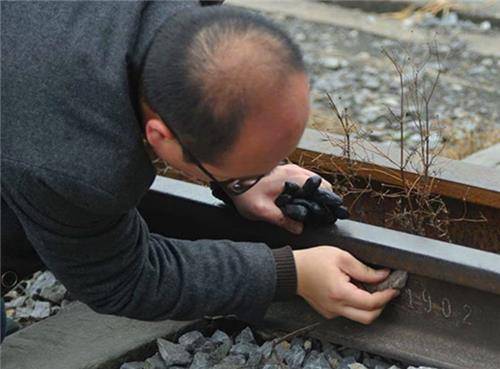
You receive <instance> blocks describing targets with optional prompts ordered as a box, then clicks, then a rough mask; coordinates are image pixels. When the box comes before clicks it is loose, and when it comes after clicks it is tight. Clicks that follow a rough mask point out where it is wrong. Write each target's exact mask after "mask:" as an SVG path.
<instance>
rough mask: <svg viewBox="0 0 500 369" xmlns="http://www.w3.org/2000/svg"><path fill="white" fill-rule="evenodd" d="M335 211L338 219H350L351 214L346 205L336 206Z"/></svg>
mask: <svg viewBox="0 0 500 369" xmlns="http://www.w3.org/2000/svg"><path fill="white" fill-rule="evenodd" d="M334 213H335V217H336V218H337V219H348V218H349V216H350V214H349V211H348V210H347V208H346V207H345V206H340V207H338V208H335V212H334Z"/></svg>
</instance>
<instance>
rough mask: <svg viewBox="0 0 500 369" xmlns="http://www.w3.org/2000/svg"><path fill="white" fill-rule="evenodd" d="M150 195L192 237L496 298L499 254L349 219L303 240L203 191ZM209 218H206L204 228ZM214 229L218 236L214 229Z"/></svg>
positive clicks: (181, 186) (186, 187)
mask: <svg viewBox="0 0 500 369" xmlns="http://www.w3.org/2000/svg"><path fill="white" fill-rule="evenodd" d="M148 196H149V203H148V204H147V206H148V207H149V208H155V209H156V210H157V211H159V212H160V213H161V215H162V216H165V217H168V216H169V215H172V216H175V217H176V218H177V219H179V220H181V219H184V221H186V222H192V223H193V224H197V225H201V226H198V227H197V228H196V231H193V232H194V233H193V234H192V235H195V236H197V235H198V236H200V237H206V236H214V235H215V237H217V238H231V237H232V236H234V234H235V233H237V234H238V235H239V237H242V238H243V239H248V240H254V241H261V242H266V243H268V244H269V245H270V246H274V245H276V246H278V245H283V244H289V245H291V246H292V247H293V248H307V247H311V246H314V245H334V246H337V247H340V248H342V249H345V250H347V251H349V252H351V253H352V254H353V255H355V256H356V257H358V258H360V259H361V260H363V261H365V262H367V263H372V264H377V265H382V266H386V267H389V268H397V269H404V270H407V271H408V272H410V273H414V274H417V275H421V276H424V277H429V278H433V279H438V280H442V281H446V282H450V283H454V284H458V285H463V286H467V287H471V288H474V289H477V290H481V291H485V292H490V293H494V294H497V295H500V255H498V254H495V253H491V252H486V251H480V250H476V249H472V248H468V247H464V246H460V245H456V244H451V243H446V242H442V241H437V240H433V239H429V238H425V237H420V236H416V235H412V234H408V233H404V232H399V231H395V230H390V229H386V228H382V227H376V226H372V225H368V224H364V223H359V222H355V221H350V220H343V221H338V222H337V223H336V224H335V225H334V226H329V227H321V228H315V229H308V230H307V229H306V231H305V232H304V233H303V234H302V235H300V236H294V235H291V234H289V233H287V232H285V231H282V230H279V229H277V228H276V227H274V226H272V225H268V224H264V223H261V222H250V221H247V220H245V219H243V218H242V217H240V216H238V215H237V214H235V213H234V211H232V210H230V209H227V208H225V207H221V203H220V201H219V200H217V199H215V198H214V197H213V196H212V195H211V192H210V190H209V189H208V188H206V187H202V186H199V185H194V184H190V183H186V182H182V181H179V180H174V179H169V178H165V177H160V176H158V177H157V178H156V180H155V181H154V183H153V185H152V187H151V191H150V194H149V195H148ZM148 196H146V197H148ZM146 201H148V199H146ZM207 216H209V217H210V222H208V223H207V221H206V220H207V219H206V217H207ZM217 224H218V225H217ZM200 227H201V228H206V229H205V230H203V229H200ZM214 227H215V228H217V231H214V230H213V229H214ZM191 229H193V228H191ZM236 230H237V231H236ZM214 232H215V233H214ZM195 233H196V234H195ZM233 238H234V237H233Z"/></svg>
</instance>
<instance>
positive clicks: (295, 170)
mask: <svg viewBox="0 0 500 369" xmlns="http://www.w3.org/2000/svg"><path fill="white" fill-rule="evenodd" d="M314 175H316V173H313V172H311V171H310V170H307V169H304V168H302V167H299V166H298V165H295V164H287V165H279V166H277V167H276V168H274V169H273V171H272V172H271V173H269V174H268V175H267V176H265V177H263V178H262V179H261V180H260V181H259V182H258V183H257V184H256V185H255V186H254V187H252V188H251V189H250V190H248V191H247V192H245V193H243V194H241V195H239V196H235V197H232V200H233V203H234V205H235V206H236V209H238V211H239V213H240V214H241V215H243V216H244V217H245V218H248V219H250V220H263V221H266V222H270V223H273V224H276V225H278V226H280V227H283V228H285V229H286V230H288V231H289V232H292V233H295V234H300V233H302V230H303V228H304V225H303V223H301V222H297V221H295V220H293V219H290V218H288V217H286V216H285V215H284V214H283V213H282V211H281V210H280V208H278V207H277V206H276V204H275V203H274V201H275V200H276V198H277V197H278V196H279V195H280V194H281V192H282V191H283V186H284V184H285V182H286V181H289V182H294V183H296V184H298V185H299V186H302V185H303V184H304V183H305V181H306V180H307V179H308V178H309V177H311V176H314ZM321 187H322V188H324V189H327V190H330V191H331V190H332V186H331V184H330V183H328V182H327V181H325V180H322V182H321Z"/></svg>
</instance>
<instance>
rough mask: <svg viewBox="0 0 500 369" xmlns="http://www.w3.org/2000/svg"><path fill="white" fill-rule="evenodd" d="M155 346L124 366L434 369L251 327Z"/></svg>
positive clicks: (151, 368)
mask: <svg viewBox="0 0 500 369" xmlns="http://www.w3.org/2000/svg"><path fill="white" fill-rule="evenodd" d="M157 346H158V352H157V353H155V354H154V355H153V356H151V357H149V358H147V359H146V360H145V361H132V362H126V363H123V364H122V365H121V367H120V369H181V368H185V369H433V368H428V367H423V366H421V367H414V366H409V365H404V364H402V363H400V362H396V361H394V360H391V359H385V358H382V357H380V356H377V355H372V354H370V353H367V352H362V351H359V350H356V349H353V348H348V347H344V346H339V345H335V344H332V343H329V342H322V341H320V340H317V339H315V338H310V337H294V338H291V339H289V340H281V339H279V338H274V339H271V340H267V341H265V340H263V339H260V335H259V334H258V332H253V331H252V330H251V328H249V327H246V328H245V329H243V330H242V331H241V332H237V333H235V334H233V335H229V334H228V333H226V332H223V331H221V330H216V331H215V333H213V334H212V335H207V336H205V335H203V333H202V332H199V331H196V330H195V331H190V332H187V333H185V334H183V335H182V336H181V337H179V339H178V340H177V342H170V341H167V340H165V339H162V338H159V339H158V340H157Z"/></svg>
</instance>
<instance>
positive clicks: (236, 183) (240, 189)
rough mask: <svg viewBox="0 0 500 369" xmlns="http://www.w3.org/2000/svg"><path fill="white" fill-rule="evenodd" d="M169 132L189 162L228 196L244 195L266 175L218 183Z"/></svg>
mask: <svg viewBox="0 0 500 369" xmlns="http://www.w3.org/2000/svg"><path fill="white" fill-rule="evenodd" d="M168 128H169V129H170V131H171V132H172V133H173V135H174V136H175V138H176V139H177V142H178V143H179V145H180V146H181V147H182V149H183V150H184V151H185V153H186V154H188V155H189V158H190V159H191V161H192V162H193V163H194V164H195V165H196V166H197V167H198V168H199V169H200V170H201V171H202V172H203V173H204V174H205V175H206V176H207V177H208V178H210V180H211V181H212V182H213V183H215V185H216V186H217V187H219V188H220V189H221V190H222V191H224V192H225V193H226V194H228V195H229V196H238V195H241V194H244V193H245V192H247V191H248V190H250V189H251V188H252V187H253V186H255V185H256V184H257V182H259V181H260V180H261V179H262V178H263V177H265V176H266V175H267V173H266V174H260V175H258V176H253V177H243V178H231V179H228V180H225V181H218V180H217V179H216V178H215V177H214V175H213V174H212V173H210V172H209V171H208V170H207V169H206V168H205V167H204V166H203V164H201V161H199V160H198V159H197V158H196V156H194V155H193V154H192V153H191V151H190V150H189V149H188V148H187V147H186V145H184V144H183V143H182V141H181V140H180V139H179V135H178V134H177V133H176V132H174V130H173V129H172V127H170V126H169V127H168Z"/></svg>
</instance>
